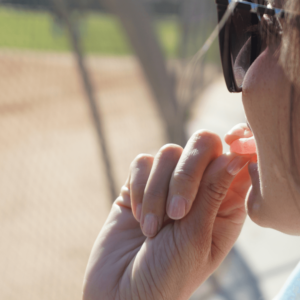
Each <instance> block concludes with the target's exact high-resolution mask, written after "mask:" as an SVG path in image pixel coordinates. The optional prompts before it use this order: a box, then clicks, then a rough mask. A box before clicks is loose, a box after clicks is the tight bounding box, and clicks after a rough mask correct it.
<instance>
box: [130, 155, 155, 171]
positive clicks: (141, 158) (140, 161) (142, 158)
mask: <svg viewBox="0 0 300 300" xmlns="http://www.w3.org/2000/svg"><path fill="white" fill-rule="evenodd" d="M152 161H153V156H152V155H150V154H139V155H138V156H137V157H136V158H135V159H134V160H133V162H132V163H131V167H132V168H133V167H149V166H150V165H151V163H152Z"/></svg>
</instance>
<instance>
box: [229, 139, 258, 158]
mask: <svg viewBox="0 0 300 300" xmlns="http://www.w3.org/2000/svg"><path fill="white" fill-rule="evenodd" d="M230 152H233V153H237V154H254V153H256V145H255V140H254V137H251V138H244V139H238V140H236V141H234V142H233V143H232V144H231V145H230Z"/></svg>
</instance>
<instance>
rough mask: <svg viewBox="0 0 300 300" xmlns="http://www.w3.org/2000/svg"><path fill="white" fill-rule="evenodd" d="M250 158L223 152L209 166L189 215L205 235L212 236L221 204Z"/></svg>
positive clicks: (190, 219) (193, 225) (191, 220)
mask: <svg viewBox="0 0 300 300" xmlns="http://www.w3.org/2000/svg"><path fill="white" fill-rule="evenodd" d="M249 159H250V158H249V157H244V156H237V155H236V154H223V155H221V156H220V157H218V158H217V159H216V160H214V161H213V162H212V164H211V165H210V166H209V167H208V168H207V170H206V171H205V173H204V175H203V178H202V181H201V185H200V188H199V192H198V194H197V197H196V199H195V202H194V206H193V209H192V211H191V212H190V214H189V216H188V219H189V220H188V221H189V222H192V223H193V224H192V227H193V228H199V229H200V230H203V231H205V233H204V232H203V234H204V235H205V236H211V232H212V229H213V225H214V222H215V218H216V216H217V214H218V211H219V208H220V205H221V203H222V201H223V200H224V198H225V196H226V194H227V192H228V189H229V187H230V185H231V183H232V182H233V180H234V178H235V176H236V175H237V174H238V173H239V172H240V171H241V170H242V169H243V168H244V166H245V165H246V164H247V163H248V162H249Z"/></svg>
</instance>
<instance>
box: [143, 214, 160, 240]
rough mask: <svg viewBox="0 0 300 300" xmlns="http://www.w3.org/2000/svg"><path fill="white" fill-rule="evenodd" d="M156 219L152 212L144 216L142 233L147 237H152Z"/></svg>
mask: <svg viewBox="0 0 300 300" xmlns="http://www.w3.org/2000/svg"><path fill="white" fill-rule="evenodd" d="M157 228H158V219H157V217H156V216H155V215H153V214H147V215H146V216H145V218H144V224H143V233H144V235H146V236H147V237H153V236H155V235H156V233H157Z"/></svg>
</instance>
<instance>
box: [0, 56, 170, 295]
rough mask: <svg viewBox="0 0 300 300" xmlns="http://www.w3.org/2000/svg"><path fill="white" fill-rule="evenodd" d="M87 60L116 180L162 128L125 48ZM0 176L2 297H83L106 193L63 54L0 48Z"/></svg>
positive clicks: (86, 116)
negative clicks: (123, 51) (116, 54)
mask: <svg viewBox="0 0 300 300" xmlns="http://www.w3.org/2000/svg"><path fill="white" fill-rule="evenodd" d="M88 64H89V68H90V71H91V73H92V75H93V81H94V84H95V88H96V93H97V99H98V101H99V105H100V108H101V112H102V117H103V122H104V124H105V132H106V134H107V137H108V144H109V152H110V154H111V158H112V161H113V171H114V175H115V178H116V180H117V185H118V188H119V187H121V185H122V183H123V182H125V180H126V176H127V172H128V167H129V164H130V162H131V161H132V160H133V158H134V157H135V156H136V155H137V154H138V153H141V152H147V153H152V154H154V153H155V152H156V151H157V150H158V149H159V147H160V146H161V145H162V144H163V143H164V133H163V132H162V130H161V128H162V127H161V123H160V120H159V117H158V114H157V111H156V109H155V104H154V102H153V100H152V98H151V95H150V93H149V90H148V87H147V85H146V84H145V81H144V79H143V76H142V72H141V70H140V69H139V66H138V64H137V62H136V61H135V60H134V59H133V58H120V59H116V58H90V59H89V61H88ZM0 183H1V184H0V236H1V243H0V266H1V275H0V276H1V280H0V299H3V300H17V299H18V300H20V299H22V300H29V299H30V300H41V299H43V300H50V299H51V300H54V299H55V300H58V299H60V300H68V299H70V300H77V299H81V285H82V279H83V274H84V270H85V266H86V262H87V259H88V255H89V252H90V250H91V247H92V244H93V242H94V240H95V238H96V236H97V234H98V232H99V229H100V228H101V226H102V224H103V221H104V219H105V217H106V215H107V214H108V212H109V206H110V202H109V196H108V191H107V188H106V187H107V184H106V177H105V175H104V172H103V166H102V163H101V158H100V155H99V148H98V144H97V139H96V135H95V131H94V129H93V126H92V122H91V118H90V111H89V107H88V105H87V101H86V98H85V95H84V92H83V89H82V85H81V80H80V77H79V75H78V72H77V69H76V63H75V61H74V59H73V56H72V55H71V54H70V55H69V54H37V53H30V52H28V53H24V52H12V51H1V52H0Z"/></svg>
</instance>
